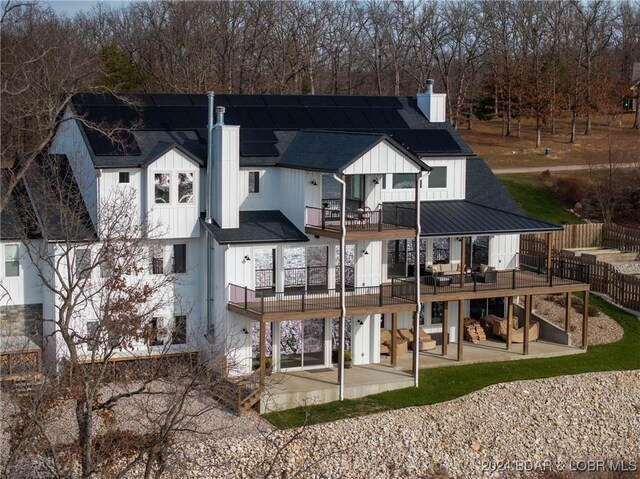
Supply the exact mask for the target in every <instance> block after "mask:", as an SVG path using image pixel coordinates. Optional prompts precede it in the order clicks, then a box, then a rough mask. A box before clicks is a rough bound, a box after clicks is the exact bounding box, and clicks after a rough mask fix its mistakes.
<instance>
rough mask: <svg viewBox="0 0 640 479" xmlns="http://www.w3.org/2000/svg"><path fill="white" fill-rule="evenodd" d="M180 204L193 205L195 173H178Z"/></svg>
mask: <svg viewBox="0 0 640 479" xmlns="http://www.w3.org/2000/svg"><path fill="white" fill-rule="evenodd" d="M178 203H182V204H193V173H178Z"/></svg>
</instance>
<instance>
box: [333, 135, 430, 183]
mask: <svg viewBox="0 0 640 479" xmlns="http://www.w3.org/2000/svg"><path fill="white" fill-rule="evenodd" d="M419 171H420V168H418V166H417V165H416V164H415V163H414V162H413V161H411V160H410V159H409V158H408V157H407V156H406V155H404V154H403V153H401V152H400V151H398V150H397V149H396V148H394V147H393V146H391V145H390V144H389V143H387V142H386V141H383V142H380V143H378V144H377V145H376V146H374V147H373V148H371V149H370V150H368V151H366V152H365V153H364V154H363V155H362V156H360V157H359V158H358V159H357V160H355V161H354V162H353V163H351V164H350V165H349V166H347V167H346V168H345V169H344V171H343V172H344V174H345V175H367V174H384V173H389V172H393V173H418V172H419Z"/></svg>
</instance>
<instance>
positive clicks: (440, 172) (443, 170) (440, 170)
mask: <svg viewBox="0 0 640 479" xmlns="http://www.w3.org/2000/svg"><path fill="white" fill-rule="evenodd" d="M446 187H447V167H446V166H433V167H432V168H431V173H429V188H446Z"/></svg>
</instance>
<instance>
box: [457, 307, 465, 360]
mask: <svg viewBox="0 0 640 479" xmlns="http://www.w3.org/2000/svg"><path fill="white" fill-rule="evenodd" d="M463 341H464V301H463V300H461V299H460V300H458V361H462V359H463V354H462V342H463Z"/></svg>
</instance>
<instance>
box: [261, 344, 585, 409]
mask: <svg viewBox="0 0 640 479" xmlns="http://www.w3.org/2000/svg"><path fill="white" fill-rule="evenodd" d="M441 351H442V349H441V346H440V345H439V346H437V347H436V349H433V350H431V351H423V352H421V353H420V369H426V368H437V367H443V366H458V365H463V364H475V363H484V362H495V361H517V360H520V359H531V358H548V357H555V356H566V355H571V354H580V353H583V352H584V351H583V350H582V349H580V348H574V347H570V346H564V345H561V344H555V343H549V342H545V341H534V342H531V343H529V354H528V355H527V356H525V355H523V354H522V344H513V345H512V348H511V350H510V351H507V350H506V344H505V343H504V342H501V341H496V340H487V341H483V342H482V343H479V344H472V343H469V342H466V341H465V343H464V349H463V357H464V360H463V361H461V362H459V361H457V360H456V358H457V344H456V343H450V344H449V347H448V351H447V357H442V355H441ZM412 358H413V355H412V353H411V351H409V352H408V353H407V354H404V355H402V356H400V357H399V358H398V365H397V367H396V368H393V367H391V365H390V359H389V358H388V357H387V356H382V357H381V362H380V363H378V364H366V365H362V366H354V367H353V368H351V369H346V370H345V398H347V399H355V398H360V397H364V396H369V395H372V394H378V393H381V392H385V391H392V390H395V389H403V388H408V387H411V386H413V377H412V376H411V374H410V373H409V372H408V371H410V370H411V364H412ZM338 396H339V391H338V370H337V368H325V369H320V370H306V371H295V372H286V373H274V374H273V375H272V376H271V377H270V378H269V380H268V382H267V392H266V393H265V395H264V396H263V399H262V401H261V402H260V412H261V413H264V412H269V411H277V410H282V409H290V408H295V407H300V406H311V405H314V404H323V403H327V402H332V401H337V400H338V399H339V397H338Z"/></svg>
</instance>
